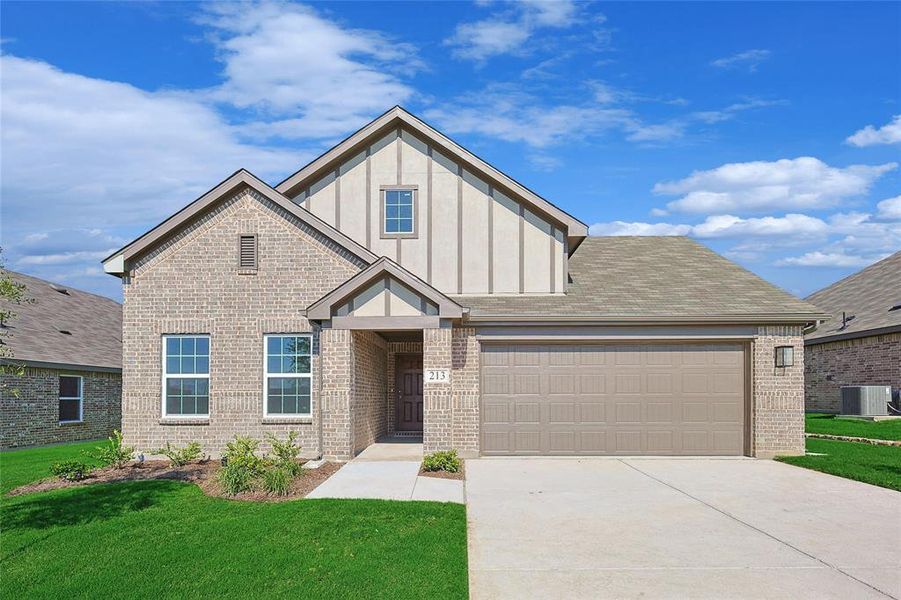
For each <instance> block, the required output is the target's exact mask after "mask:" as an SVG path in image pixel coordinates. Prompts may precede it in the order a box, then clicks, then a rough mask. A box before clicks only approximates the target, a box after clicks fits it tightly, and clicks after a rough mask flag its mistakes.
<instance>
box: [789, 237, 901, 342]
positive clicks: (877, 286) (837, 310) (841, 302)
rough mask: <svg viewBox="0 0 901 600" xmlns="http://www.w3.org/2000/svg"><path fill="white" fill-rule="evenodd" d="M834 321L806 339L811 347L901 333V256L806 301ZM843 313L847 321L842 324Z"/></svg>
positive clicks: (815, 293) (846, 279)
mask: <svg viewBox="0 0 901 600" xmlns="http://www.w3.org/2000/svg"><path fill="white" fill-rule="evenodd" d="M806 300H807V301H808V302H810V303H812V304H815V305H817V306H818V307H820V308H821V309H823V310H825V311H827V312H829V313H830V314H831V315H832V318H831V319H829V320H828V321H826V322H825V323H823V324H821V325H820V326H819V327H817V328H816V329H815V330H814V331H812V332H811V333H809V334H807V335H806V336H805V337H804V341H805V342H806V343H807V344H817V343H823V342H829V341H833V340H838V339H849V338H855V337H865V336H869V335H879V334H883V333H891V332H893V331H901V252H895V253H894V254H892V255H891V256H889V257H888V258H884V259H882V260H880V261H879V262H877V263H875V264H872V265H870V266H869V267H867V268H866V269H863V270H862V271H858V272H857V273H854V274H853V275H851V276H849V277H845V278H844V279H842V280H841V281H838V282H836V283H833V284H832V285H830V286H829V287H827V288H824V289H822V290H820V291H818V292H814V293H813V294H811V295H810V296H808V297H807V298H806ZM842 313H844V315H845V317H846V318H847V319H846V321H845V322H844V323H842Z"/></svg>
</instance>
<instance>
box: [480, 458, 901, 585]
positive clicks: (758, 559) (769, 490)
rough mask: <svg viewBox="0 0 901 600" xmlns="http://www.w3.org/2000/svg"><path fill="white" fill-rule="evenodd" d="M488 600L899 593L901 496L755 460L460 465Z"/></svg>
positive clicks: (486, 462) (490, 461) (541, 461)
mask: <svg viewBox="0 0 901 600" xmlns="http://www.w3.org/2000/svg"><path fill="white" fill-rule="evenodd" d="M466 469H467V482H466V495H467V504H468V506H467V513H468V520H469V528H468V538H469V576H470V592H471V596H472V598H474V599H483V598H492V599H494V598H518V599H519V598H568V599H569V598H637V597H641V598H792V599H795V598H855V599H862V598H882V599H885V598H889V597H894V598H901V543H899V540H901V494H899V493H897V492H894V491H891V490H886V489H883V488H878V487H874V486H870V485H867V484H863V483H858V482H855V481H850V480H847V479H841V478H838V477H833V476H830V475H825V474H822V473H817V472H815V471H808V470H805V469H801V468H797V467H792V466H790V465H785V464H782V463H777V462H773V461H763V460H753V459H720V460H717V459H524V460H523V459H520V460H516V459H512V460H511V459H506V460H505V459H480V460H470V461H467V463H466Z"/></svg>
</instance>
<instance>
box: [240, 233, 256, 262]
mask: <svg viewBox="0 0 901 600" xmlns="http://www.w3.org/2000/svg"><path fill="white" fill-rule="evenodd" d="M238 268H239V269H252V270H254V269H256V268H257V236H256V235H242V236H241V238H240V241H239V242H238Z"/></svg>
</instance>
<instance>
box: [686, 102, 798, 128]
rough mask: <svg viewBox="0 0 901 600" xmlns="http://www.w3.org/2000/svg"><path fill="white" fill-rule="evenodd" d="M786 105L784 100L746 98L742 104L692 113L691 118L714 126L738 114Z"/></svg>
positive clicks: (736, 103)
mask: <svg viewBox="0 0 901 600" xmlns="http://www.w3.org/2000/svg"><path fill="white" fill-rule="evenodd" d="M786 104H788V102H787V101H785V100H765V99H762V98H748V99H746V100H743V101H742V102H735V103H733V104H730V105H729V106H727V107H725V108H722V109H720V110H702V111H697V112H694V113H692V114H691V115H690V117H691V118H693V119H695V120H698V121H701V122H702V123H707V124H714V123H721V122H723V121H728V120H730V119H733V118H735V117H736V116H737V115H738V114H739V113H742V112H744V111H747V110H755V109H758V108H769V107H772V106H785V105H786Z"/></svg>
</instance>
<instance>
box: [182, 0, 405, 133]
mask: <svg viewBox="0 0 901 600" xmlns="http://www.w3.org/2000/svg"><path fill="white" fill-rule="evenodd" d="M205 8H206V12H205V13H204V15H203V16H202V17H201V19H200V20H201V22H202V23H203V24H205V25H207V26H209V27H211V28H212V32H211V34H210V35H209V39H210V40H211V41H212V42H213V44H214V45H215V47H216V50H217V51H218V59H219V60H220V61H221V62H222V63H223V64H224V67H225V69H224V76H225V81H224V82H223V83H222V85H220V86H216V87H215V88H213V89H210V90H207V91H206V92H205V95H206V96H208V97H209V98H211V99H214V100H216V101H219V102H225V103H227V104H229V105H233V106H237V107H239V108H254V109H256V110H259V111H262V112H263V115H262V116H264V117H266V118H265V119H264V120H263V121H262V122H252V123H250V124H248V125H246V126H245V127H244V128H243V132H244V133H245V134H246V135H254V136H262V137H273V136H278V137H284V138H310V137H313V138H319V137H327V136H334V135H339V134H343V133H346V132H347V131H350V130H353V129H355V128H356V127H358V126H360V125H361V124H363V123H365V122H366V121H368V120H369V119H370V118H371V117H372V116H374V115H375V114H378V113H381V112H383V111H384V110H385V109H386V108H387V107H389V106H392V105H394V104H402V103H404V102H406V101H409V100H410V99H411V98H413V96H414V90H413V88H411V87H410V86H409V85H407V84H406V83H404V82H403V81H402V79H401V77H402V75H409V74H412V73H414V72H415V71H417V70H419V69H421V68H422V63H421V61H420V60H419V59H418V57H417V52H416V49H415V48H414V47H413V46H412V45H410V44H407V43H402V42H399V41H397V40H394V39H391V38H389V37H387V36H385V35H383V34H381V33H379V32H376V31H371V30H363V29H348V28H343V27H342V26H341V25H340V24H338V23H336V22H334V21H330V20H328V19H325V18H323V17H322V16H321V15H319V14H318V13H317V12H316V11H315V10H313V9H311V8H309V7H306V6H302V5H297V4H287V3H284V4H283V3H272V2H261V3H246V4H245V3H215V4H209V5H205ZM298 115H300V116H298Z"/></svg>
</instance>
